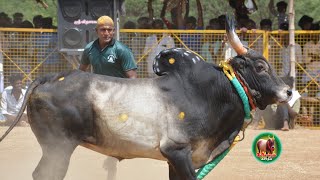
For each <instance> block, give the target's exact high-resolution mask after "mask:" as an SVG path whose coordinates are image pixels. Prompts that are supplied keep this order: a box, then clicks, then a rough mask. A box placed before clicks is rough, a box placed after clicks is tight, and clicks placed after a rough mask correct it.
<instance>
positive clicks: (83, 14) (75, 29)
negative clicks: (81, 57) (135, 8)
mask: <svg viewBox="0 0 320 180" xmlns="http://www.w3.org/2000/svg"><path fill="white" fill-rule="evenodd" d="M116 3H117V2H116V0H58V47H59V51H60V52H74V51H83V49H84V47H85V46H86V44H87V43H89V42H91V41H93V40H95V39H96V38H97V36H96V32H95V29H94V28H95V26H96V23H97V22H96V20H97V19H98V18H99V17H100V16H102V15H107V16H110V17H111V18H112V19H113V20H114V21H115V17H116V11H115V9H117V6H116ZM115 22H116V21H115ZM115 24H116V23H115Z"/></svg>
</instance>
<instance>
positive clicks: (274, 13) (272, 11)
mask: <svg viewBox="0 0 320 180" xmlns="http://www.w3.org/2000/svg"><path fill="white" fill-rule="evenodd" d="M268 7H269V11H270V12H271V14H273V15H274V16H276V15H277V10H276V9H275V8H274V3H273V0H270V2H269V4H268Z"/></svg>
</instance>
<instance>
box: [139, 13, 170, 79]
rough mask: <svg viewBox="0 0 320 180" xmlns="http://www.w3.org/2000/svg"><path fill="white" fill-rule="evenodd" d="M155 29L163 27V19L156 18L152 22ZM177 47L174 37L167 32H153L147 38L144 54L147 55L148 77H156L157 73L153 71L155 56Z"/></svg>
mask: <svg viewBox="0 0 320 180" xmlns="http://www.w3.org/2000/svg"><path fill="white" fill-rule="evenodd" d="M152 28H153V29H163V28H164V23H163V22H162V20H161V19H155V20H154V21H153V22H152ZM173 47H175V44H174V40H173V38H172V37H171V36H170V35H168V34H165V33H161V34H160V33H158V34H152V35H150V36H149V37H147V39H146V44H145V48H144V54H148V56H147V73H148V77H154V76H155V73H154V72H153V68H152V66H153V61H154V59H155V57H156V56H157V55H158V54H159V53H160V52H161V51H162V50H165V49H170V48H173Z"/></svg>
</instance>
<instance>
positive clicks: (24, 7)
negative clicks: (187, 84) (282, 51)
mask: <svg viewBox="0 0 320 180" xmlns="http://www.w3.org/2000/svg"><path fill="white" fill-rule="evenodd" d="M44 1H45V2H46V3H47V4H48V5H49V8H48V9H44V8H43V7H42V6H41V5H40V4H37V3H36V2H35V0H10V1H6V0H0V12H5V13H7V14H9V15H12V14H14V13H15V12H22V13H23V14H24V16H25V19H28V20H30V21H32V18H33V16H35V15H38V14H40V15H42V16H44V17H48V16H50V17H53V21H54V25H57V0H44ZM147 1H148V0H125V3H126V12H127V15H126V16H125V17H122V18H121V23H124V22H125V21H127V20H131V21H134V22H136V20H137V19H138V18H139V17H141V16H148V11H147ZM286 1H287V2H288V0H286ZM201 2H202V6H203V15H204V23H205V25H206V24H208V21H209V20H210V19H211V18H215V17H217V16H219V15H221V14H225V13H232V11H233V9H232V8H231V7H230V6H229V4H228V0H201ZM256 2H257V5H258V11H257V12H255V13H254V14H252V15H251V16H250V18H252V19H253V20H254V21H255V22H256V23H257V25H259V22H260V20H261V19H264V18H273V16H272V15H271V14H270V12H269V11H268V3H269V0H256ZM277 2H278V0H275V3H277ZM294 3H295V4H294V5H295V24H297V22H298V21H299V19H300V17H301V16H302V15H304V14H306V15H309V16H311V17H313V18H314V20H315V22H316V21H320V0H303V1H301V0H295V1H294ZM161 8H162V0H153V9H154V15H155V18H159V17H160V11H161ZM189 14H190V15H192V16H195V17H197V8H196V0H190V13H189ZM166 17H167V18H168V19H170V14H169V13H167V14H166ZM296 29H300V28H299V27H298V26H296Z"/></svg>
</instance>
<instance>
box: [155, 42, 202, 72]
mask: <svg viewBox="0 0 320 180" xmlns="http://www.w3.org/2000/svg"><path fill="white" fill-rule="evenodd" d="M202 62H204V61H203V59H202V58H201V57H200V56H199V55H198V54H196V53H195V52H192V51H190V50H186V49H183V48H171V49H167V50H164V51H161V52H160V53H159V54H158V55H157V56H156V59H155V61H154V63H153V71H154V72H155V73H156V74H157V75H159V76H162V75H164V74H169V73H171V72H188V71H190V70H191V69H193V67H194V66H197V65H199V64H201V63H202Z"/></svg>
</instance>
